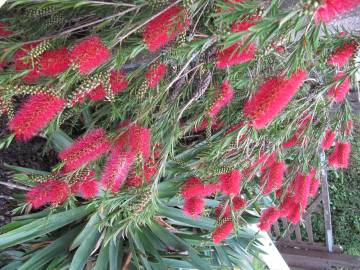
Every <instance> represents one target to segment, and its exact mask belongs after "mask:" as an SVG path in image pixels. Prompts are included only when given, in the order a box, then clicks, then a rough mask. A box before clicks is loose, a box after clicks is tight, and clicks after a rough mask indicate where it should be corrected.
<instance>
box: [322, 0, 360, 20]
mask: <svg viewBox="0 0 360 270" xmlns="http://www.w3.org/2000/svg"><path fill="white" fill-rule="evenodd" d="M357 5H360V0H341V1H337V0H323V1H322V2H321V5H320V6H319V7H318V8H317V9H316V11H315V22H316V23H319V22H325V23H328V22H330V21H332V20H333V19H334V18H335V17H336V15H338V14H340V13H344V12H346V11H348V10H350V9H353V8H355V7H356V6H357Z"/></svg>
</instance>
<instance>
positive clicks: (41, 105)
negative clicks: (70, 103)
mask: <svg viewBox="0 0 360 270" xmlns="http://www.w3.org/2000/svg"><path fill="white" fill-rule="evenodd" d="M64 106H65V101H64V100H63V99H62V98H59V97H57V96H53V95H50V94H44V93H41V94H34V95H31V96H30V97H29V98H28V99H27V100H26V101H25V102H24V103H23V104H22V105H21V106H20V109H19V110H18V111H17V112H16V113H15V116H14V117H13V118H12V119H11V120H10V122H9V129H10V130H11V131H12V132H14V133H15V135H16V138H17V139H20V140H24V141H27V140H29V139H31V138H32V137H33V136H34V135H36V134H37V133H38V132H39V131H40V130H41V129H42V128H44V127H45V126H46V125H47V124H48V123H49V122H50V121H51V120H52V119H53V118H54V117H55V116H56V115H57V114H58V113H59V112H60V111H61V110H62V109H63V108H64Z"/></svg>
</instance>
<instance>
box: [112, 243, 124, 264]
mask: <svg viewBox="0 0 360 270" xmlns="http://www.w3.org/2000/svg"><path fill="white" fill-rule="evenodd" d="M123 255H124V249H123V243H122V242H121V241H120V240H117V241H116V242H114V241H110V243H109V270H118V269H120V266H121V262H122V258H123Z"/></svg>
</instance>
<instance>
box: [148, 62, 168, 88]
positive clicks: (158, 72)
mask: <svg viewBox="0 0 360 270" xmlns="http://www.w3.org/2000/svg"><path fill="white" fill-rule="evenodd" d="M166 69H167V67H166V65H165V64H158V65H152V66H150V67H149V68H148V70H147V72H146V73H145V78H146V82H147V84H148V86H149V87H150V88H155V87H156V86H157V85H158V84H159V82H160V81H161V80H162V79H163V78H164V76H165V74H166Z"/></svg>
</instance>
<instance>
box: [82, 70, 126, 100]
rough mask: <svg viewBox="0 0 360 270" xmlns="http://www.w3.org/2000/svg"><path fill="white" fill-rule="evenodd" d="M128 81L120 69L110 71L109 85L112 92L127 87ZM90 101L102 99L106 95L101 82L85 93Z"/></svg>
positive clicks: (115, 92)
mask: <svg viewBox="0 0 360 270" xmlns="http://www.w3.org/2000/svg"><path fill="white" fill-rule="evenodd" d="M128 85H129V82H128V81H127V80H126V79H125V74H124V73H123V72H122V71H115V70H113V71H111V73H110V87H111V90H112V92H113V93H114V94H117V93H120V92H121V91H122V90H124V89H125V88H127V87H128ZM86 96H87V97H88V98H90V99H91V100H92V101H99V100H103V99H104V98H105V96H106V92H105V89H104V86H103V85H102V84H100V85H98V86H97V87H95V88H94V89H93V90H91V91H90V92H89V93H88V94H87V95H86Z"/></svg>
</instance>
